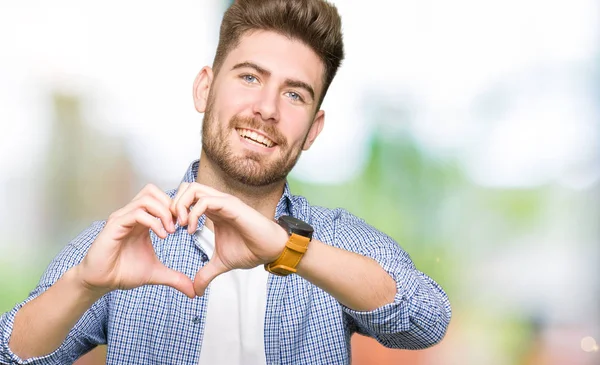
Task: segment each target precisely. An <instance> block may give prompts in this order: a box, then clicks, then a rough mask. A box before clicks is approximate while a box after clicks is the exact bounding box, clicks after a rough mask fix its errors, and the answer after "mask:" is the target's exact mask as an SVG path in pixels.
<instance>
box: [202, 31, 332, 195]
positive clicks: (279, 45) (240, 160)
mask: <svg viewBox="0 0 600 365" xmlns="http://www.w3.org/2000/svg"><path fill="white" fill-rule="evenodd" d="M203 72H204V73H205V76H204V77H205V78H206V80H205V81H207V83H206V85H207V86H206V88H205V89H202V85H203V80H202V77H203V76H202V75H203ZM323 72H324V67H323V63H322V62H321V60H320V59H319V57H318V56H317V55H316V54H315V53H314V52H313V51H312V49H310V48H309V47H307V46H306V45H304V44H303V43H301V42H300V41H297V40H292V39H290V38H287V37H285V36H282V35H279V34H277V33H273V32H266V31H255V32H251V33H247V34H246V35H244V36H243V37H242V38H241V40H240V43H239V45H238V46H237V47H236V48H235V49H233V50H231V51H230V52H229V54H228V55H227V57H226V58H225V60H224V62H223V64H222V66H221V68H220V69H219V72H218V75H217V76H216V77H215V78H214V79H212V72H211V70H210V69H207V68H205V69H203V71H202V72H201V73H200V75H199V76H198V78H197V80H196V85H195V93H194V96H195V99H196V108H197V109H198V111H200V112H203V111H204V112H205V115H204V123H203V127H202V143H203V151H204V153H205V155H206V157H208V158H209V159H210V160H211V161H212V162H213V163H215V164H216V165H217V166H219V168H221V169H222V170H223V171H224V172H225V173H226V174H227V175H228V176H229V177H231V178H233V179H235V180H237V181H239V182H242V183H244V184H246V185H251V186H265V185H269V184H272V183H276V182H279V181H281V180H283V179H285V177H286V176H287V174H288V173H289V172H290V170H291V169H292V168H293V167H294V165H295V163H296V161H297V160H298V157H299V156H300V153H301V151H302V150H307V149H308V148H309V147H310V145H311V144H312V142H313V141H314V140H315V138H316V137H317V135H318V134H319V132H320V131H321V128H322V126H323V120H324V112H323V111H318V112H317V111H316V110H315V109H316V107H317V104H318V100H319V97H320V95H321V90H322V87H323V81H322V80H323ZM210 79H212V83H211V82H210Z"/></svg>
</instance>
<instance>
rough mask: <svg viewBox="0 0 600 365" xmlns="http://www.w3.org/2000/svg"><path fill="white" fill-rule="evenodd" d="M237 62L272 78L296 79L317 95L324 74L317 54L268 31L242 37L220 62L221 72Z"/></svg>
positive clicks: (249, 33)
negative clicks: (254, 65)
mask: <svg viewBox="0 0 600 365" xmlns="http://www.w3.org/2000/svg"><path fill="white" fill-rule="evenodd" d="M241 62H253V63H256V64H258V65H260V66H261V67H263V68H265V69H267V70H268V71H270V72H271V74H272V76H273V77H274V78H278V79H279V78H281V79H297V80H300V81H304V82H306V83H308V84H310V85H312V86H313V88H314V89H315V92H316V93H317V94H319V95H320V91H321V88H322V80H323V73H324V71H325V70H324V66H323V62H322V61H321V59H320V58H319V56H317V54H316V53H315V52H314V51H313V50H312V49H311V48H310V47H308V46H307V45H305V44H304V43H302V42H301V41H299V40H296V39H292V38H289V37H286V36H283V35H281V34H279V33H275V32H270V31H262V30H259V31H252V32H247V33H246V34H244V35H243V36H242V37H241V38H240V41H239V43H238V45H237V47H235V48H234V49H232V50H231V51H230V52H229V54H228V55H227V57H226V58H225V60H224V62H223V69H224V71H229V70H231V68H232V67H233V66H234V65H236V64H238V63H241Z"/></svg>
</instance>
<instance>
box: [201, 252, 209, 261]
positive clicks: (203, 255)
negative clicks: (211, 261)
mask: <svg viewBox="0 0 600 365" xmlns="http://www.w3.org/2000/svg"><path fill="white" fill-rule="evenodd" d="M202 261H204V262H206V261H208V255H207V254H205V253H203V254H202Z"/></svg>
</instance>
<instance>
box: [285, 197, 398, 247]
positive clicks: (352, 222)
mask: <svg viewBox="0 0 600 365" xmlns="http://www.w3.org/2000/svg"><path fill="white" fill-rule="evenodd" d="M292 199H293V203H294V207H300V208H298V210H299V211H298V213H300V214H299V217H298V218H300V219H306V221H307V222H308V223H309V224H310V225H311V226H312V227H313V228H314V230H315V233H314V235H315V236H314V237H315V238H316V239H318V240H320V241H322V242H325V243H327V244H330V245H333V246H336V247H340V248H344V249H346V250H349V251H354V252H358V253H366V252H368V251H369V250H370V249H371V248H372V247H373V246H375V245H381V244H383V245H391V246H398V244H397V243H396V242H395V241H394V240H393V239H392V238H391V237H390V236H388V235H387V234H385V233H383V232H381V231H380V230H378V229H377V228H375V227H373V226H372V225H371V224H369V223H367V222H366V221H365V220H364V219H363V218H361V217H359V216H357V215H354V214H353V213H351V212H349V211H348V210H346V209H344V208H334V209H331V208H326V207H322V206H317V205H310V204H309V203H308V201H307V200H306V198H304V197H302V196H293V197H292ZM294 210H296V209H294ZM302 213H304V214H302Z"/></svg>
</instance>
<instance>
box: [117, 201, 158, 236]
mask: <svg viewBox="0 0 600 365" xmlns="http://www.w3.org/2000/svg"><path fill="white" fill-rule="evenodd" d="M116 223H118V224H120V225H122V226H124V227H127V228H132V227H134V226H135V225H137V224H140V225H142V226H144V227H148V228H149V229H151V230H152V231H153V232H154V233H155V234H156V235H157V236H158V237H160V238H162V239H165V238H167V231H166V230H165V228H164V227H163V225H162V223H161V222H160V221H159V220H158V219H156V217H153V216H152V215H150V214H149V213H148V212H146V211H145V210H143V209H142V208H139V209H137V210H135V211H133V212H129V213H128V214H125V215H123V216H121V217H119V218H118V219H117V221H116Z"/></svg>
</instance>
